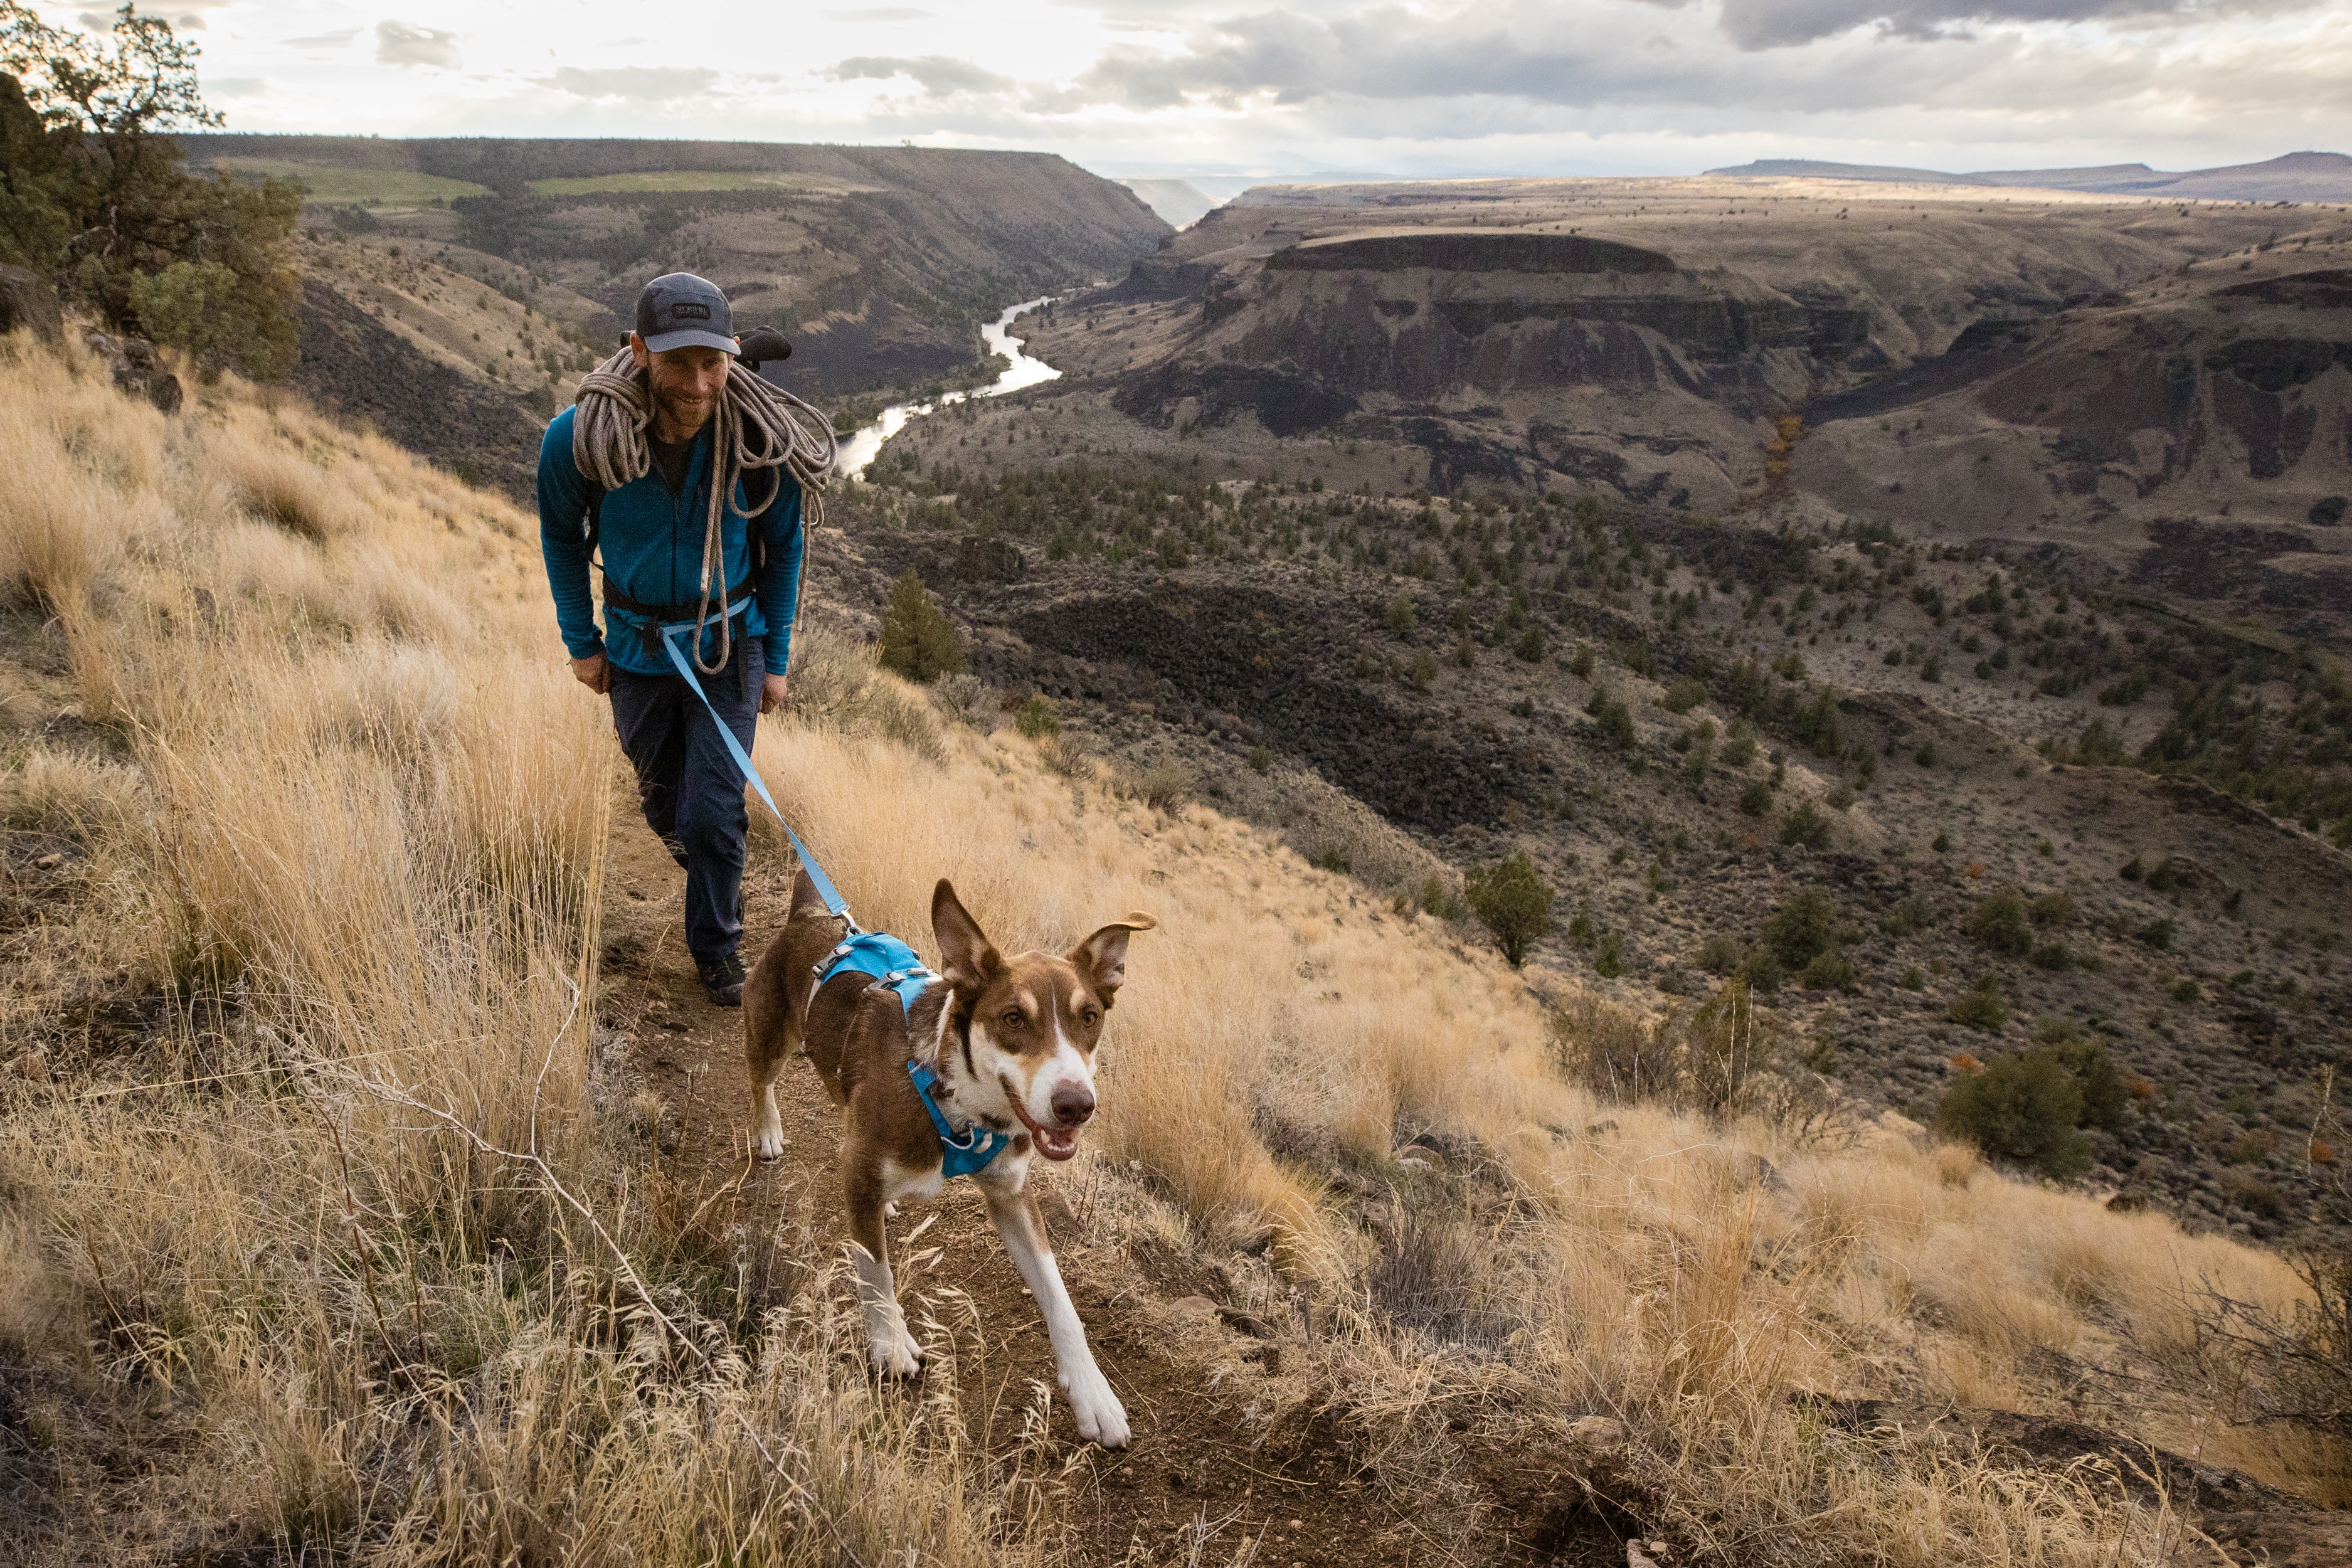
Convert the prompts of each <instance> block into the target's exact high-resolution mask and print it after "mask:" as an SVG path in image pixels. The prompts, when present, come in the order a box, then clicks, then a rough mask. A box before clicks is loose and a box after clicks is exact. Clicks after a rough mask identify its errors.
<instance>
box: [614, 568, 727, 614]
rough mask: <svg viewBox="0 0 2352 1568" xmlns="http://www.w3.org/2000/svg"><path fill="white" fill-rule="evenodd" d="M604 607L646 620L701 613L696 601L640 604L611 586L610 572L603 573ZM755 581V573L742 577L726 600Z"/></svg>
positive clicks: (700, 606)
mask: <svg viewBox="0 0 2352 1568" xmlns="http://www.w3.org/2000/svg"><path fill="white" fill-rule="evenodd" d="M756 581H757V577H756V574H755V575H754V576H751V577H746V578H744V579H743V581H741V582H740V583H738V584H735V585H734V586H733V587H732V588H730V589H728V590H727V600H726V602H727V603H728V604H730V605H731V604H733V603H735V601H737V600H738V599H741V598H743V597H745V595H747V593H748V592H749V590H750V589H751V585H752V584H753V583H754V582H756ZM604 607H605V608H606V609H608V610H626V611H627V612H628V613H629V614H631V615H633V616H643V617H644V618H645V619H646V620H648V621H690V620H693V619H695V618H696V617H697V616H700V615H701V614H702V605H701V604H700V603H699V602H698V601H689V602H688V603H687V604H683V605H646V604H640V603H638V602H637V601H636V600H635V599H632V598H630V597H629V596H628V595H626V594H624V593H622V592H621V591H620V590H619V589H618V588H615V587H614V586H613V578H612V575H611V574H609V573H606V574H604ZM741 613H742V612H741V611H740V610H738V611H737V612H736V614H738V615H740V614H741ZM728 618H729V619H730V620H731V619H733V618H734V617H733V616H730V617H728Z"/></svg>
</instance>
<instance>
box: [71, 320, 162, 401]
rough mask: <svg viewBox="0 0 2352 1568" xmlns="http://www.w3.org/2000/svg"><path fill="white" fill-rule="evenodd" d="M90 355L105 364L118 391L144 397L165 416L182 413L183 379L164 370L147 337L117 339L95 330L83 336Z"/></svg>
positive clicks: (85, 332) (93, 328)
mask: <svg viewBox="0 0 2352 1568" xmlns="http://www.w3.org/2000/svg"><path fill="white" fill-rule="evenodd" d="M82 340H83V341H84V342H87V343H89V347H90V352H91V353H95V354H97V355H98V356H99V357H100V359H102V360H104V361H105V362H106V366H107V372H108V374H110V375H111V376H112V377H113V379H114V385H115V389H116V390H117V391H120V392H123V393H127V394H129V395H131V396H132V397H143V398H145V399H146V400H147V401H148V402H150V403H152V404H153V405H155V406H156V407H157V408H158V409H160V410H161V411H163V413H165V414H177V413H178V412H179V411H180V399H181V387H180V378H179V377H178V376H176V375H173V374H172V373H171V372H170V371H168V370H166V369H164V368H163V360H162V359H161V358H160V357H159V356H158V355H157V353H156V352H155V345H154V344H153V343H151V342H148V341H147V340H146V339H145V338H117V337H113V336H110V335H109V334H108V333H105V332H101V331H99V330H98V329H97V328H95V327H92V328H90V329H89V330H88V331H84V332H83V333H82Z"/></svg>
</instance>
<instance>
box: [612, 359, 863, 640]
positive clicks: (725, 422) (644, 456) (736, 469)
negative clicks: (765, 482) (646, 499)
mask: <svg viewBox="0 0 2352 1568" xmlns="http://www.w3.org/2000/svg"><path fill="white" fill-rule="evenodd" d="M796 410H797V411H798V413H795V411H796ZM801 415H805V416H807V423H803V420H802V418H801V417H800V416H801ZM711 418H712V420H713V421H714V427H713V429H712V431H711V447H710V449H711V456H712V463H713V466H714V468H717V469H718V470H719V472H718V473H717V475H716V476H715V478H717V479H718V480H719V482H717V483H714V484H713V485H712V486H711V487H710V509H709V513H708V515H707V516H706V517H705V518H704V520H703V530H702V594H701V599H700V603H699V605H698V609H697V612H696V616H695V620H694V668H697V669H698V670H700V671H701V672H702V673H703V674H705V675H716V674H718V673H719V671H720V670H722V669H724V668H727V660H728V659H729V658H730V657H731V656H732V653H733V626H732V623H731V622H730V620H729V618H728V616H727V573H726V560H725V545H724V543H723V541H722V535H721V531H720V524H721V523H722V522H723V521H724V520H725V517H726V512H727V511H728V510H734V511H735V515H736V516H738V517H740V518H745V519H749V518H751V517H754V516H756V515H758V514H759V513H760V512H761V511H763V510H766V509H767V507H768V505H769V503H770V502H772V501H773V500H775V499H776V493H777V488H778V487H780V486H781V485H782V483H783V476H784V475H787V474H788V475H790V476H791V477H792V479H793V481H794V482H795V483H797V484H798V485H799V486H800V487H801V490H802V493H803V496H804V497H805V498H806V500H807V503H808V510H806V511H805V512H804V513H803V516H802V519H801V526H802V528H803V530H807V529H814V528H817V527H821V526H823V524H824V487H825V483H826V481H827V480H828V479H831V478H832V477H833V465H834V460H835V456H836V455H837V453H838V449H839V442H838V439H837V437H835V435H834V433H833V423H832V421H830V420H828V419H827V418H825V416H824V414H823V413H822V412H821V411H819V410H818V409H817V407H816V406H815V405H814V404H811V403H808V402H806V401H804V400H803V399H802V398H799V397H795V396H793V395H792V394H791V393H789V392H786V391H785V390H784V389H783V388H782V387H780V386H775V385H772V384H770V383H768V382H765V381H762V380H761V378H760V377H759V375H758V374H756V373H754V372H752V371H750V370H747V369H745V368H744V367H743V366H742V364H741V363H737V362H734V361H730V362H729V363H728V366H727V384H726V385H725V386H724V387H723V388H722V389H721V390H720V392H719V407H718V411H717V412H716V413H714V414H713V415H712V416H711ZM652 423H653V396H652V394H651V392H650V390H649V389H648V388H647V386H646V373H645V372H644V371H642V370H640V369H638V368H637V367H636V365H635V362H634V360H633V359H632V357H631V355H630V353H629V351H628V350H627V349H623V350H621V351H620V352H619V353H616V354H614V356H613V357H612V358H610V359H608V360H606V361H605V362H604V363H602V364H600V365H598V366H597V367H596V368H595V369H594V370H592V371H590V372H589V373H588V374H586V375H584V376H583V377H581V379H580V393H579V410H578V412H577V413H575V414H574V415H573V416H572V463H573V465H574V466H575V467H577V468H579V470H580V472H581V474H582V475H583V477H585V478H587V479H592V480H593V481H594V482H595V483H597V484H598V485H601V486H602V487H604V489H606V490H607V491H611V490H616V489H620V488H621V487H622V486H623V485H625V484H629V483H631V482H632V481H634V480H636V479H642V478H644V477H645V475H646V471H647V470H648V469H650V468H652V467H653V451H652V448H651V446H650V444H649V442H648V440H647V437H646V430H647V428H648V427H649V426H651V425H652ZM762 469H767V470H771V471H772V472H771V476H770V479H769V489H768V492H767V500H762V501H760V502H759V503H758V504H757V505H754V506H752V507H751V509H750V510H748V511H747V510H737V509H736V508H735V504H734V498H735V487H736V486H737V485H738V484H739V483H741V484H743V486H744V500H746V501H750V500H751V499H752V498H751V485H750V484H749V483H748V482H746V480H747V479H748V476H750V475H751V474H753V473H756V472H758V471H760V470H762ZM773 470H781V472H780V473H779V472H774V471H773ZM722 509H723V510H722ZM801 582H802V584H803V585H805V584H807V582H808V569H807V567H806V565H805V564H803V567H802V570H801ZM714 612H715V618H716V620H717V622H718V626H719V647H718V654H717V658H716V662H714V663H709V664H705V663H704V662H703V658H702V639H703V635H704V633H705V631H706V630H707V629H708V628H709V626H710V624H711V622H712V620H713V619H714ZM799 624H800V605H799V603H798V601H797V600H795V602H794V603H793V626H794V627H795V628H797V627H798V626H799Z"/></svg>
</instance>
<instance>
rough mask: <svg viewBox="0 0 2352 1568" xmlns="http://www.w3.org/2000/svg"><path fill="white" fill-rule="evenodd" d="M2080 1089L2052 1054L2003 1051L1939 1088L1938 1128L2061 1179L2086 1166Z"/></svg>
mask: <svg viewBox="0 0 2352 1568" xmlns="http://www.w3.org/2000/svg"><path fill="white" fill-rule="evenodd" d="M2082 1115H2083V1089H2082V1085H2081V1083H2080V1082H2079V1081H2078V1080H2077V1079H2076V1078H2075V1076H2074V1074H2073V1073H2071V1072H2069V1071H2068V1070H2067V1069H2066V1064H2065V1063H2064V1062H2063V1060H2062V1059H2061V1058H2060V1057H2059V1055H2058V1053H2057V1052H2056V1051H2054V1050H2051V1049H2048V1048H2043V1049H2041V1050H2033V1051H2024V1052H2003V1053H2002V1054H2000V1056H1997V1057H1995V1058H1993V1059H1992V1060H1991V1061H1990V1062H1988V1063H1986V1064H1985V1068H1984V1070H1983V1071H1982V1072H1975V1073H1963V1074H1961V1075H1960V1076H1959V1077H1958V1078H1956V1079H1953V1080H1952V1085H1951V1087H1950V1088H1949V1089H1946V1090H1945V1091H1944V1102H1943V1104H1942V1105H1941V1106H1940V1107H1939V1108H1938V1109H1937V1112H1936V1125H1937V1127H1938V1128H1940V1129H1941V1130H1943V1131H1946V1132H1948V1133H1950V1134H1952V1135H1953V1136H1955V1137H1958V1138H1965V1139H1967V1140H1968V1141H1969V1142H1971V1143H1974V1144H1975V1145H1976V1146H1977V1147H1978V1148H1979V1149H1981V1150H1983V1151H1984V1152H1986V1153H1987V1154H1989V1155H1990V1156H1992V1157H1993V1158H1994V1159H1997V1160H2007V1161H2011V1162H2012V1163H2016V1164H2021V1165H2024V1166H2027V1167H2028V1168H2030V1169H2032V1170H2036V1171H2039V1172H2041V1173H2042V1174H2043V1175H2045V1176H2049V1177H2051V1178H2053V1180H2058V1181H2063V1180H2065V1179H2066V1178H2067V1177H2069V1176H2073V1175H2076V1174H2079V1173H2081V1172H2082V1171H2083V1170H2084V1168H2085V1167H2086V1166H2088V1165H2089V1164H2090V1163H2091V1141H2090V1140H2089V1139H2088V1138H2086V1137H2084V1135H2083V1134H2082V1133H2081V1132H2079V1131H2076V1130H2075V1129H2076V1126H2077V1124H2078V1123H2079V1122H2080V1121H2081V1120H2082Z"/></svg>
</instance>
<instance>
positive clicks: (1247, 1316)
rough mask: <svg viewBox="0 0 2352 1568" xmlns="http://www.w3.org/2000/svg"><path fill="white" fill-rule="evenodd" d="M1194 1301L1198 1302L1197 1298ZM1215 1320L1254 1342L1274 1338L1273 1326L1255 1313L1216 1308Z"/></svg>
mask: <svg viewBox="0 0 2352 1568" xmlns="http://www.w3.org/2000/svg"><path fill="white" fill-rule="evenodd" d="M1194 1299H1195V1300H1198V1298H1194ZM1217 1318H1218V1321H1221V1322H1223V1324H1224V1325H1225V1327H1227V1328H1229V1329H1234V1330H1238V1331H1240V1332H1242V1333H1244V1334H1247V1335H1248V1336H1249V1337H1250V1338H1252V1339H1254V1340H1270V1339H1272V1338H1274V1325H1273V1324H1271V1323H1269V1322H1267V1321H1265V1319H1264V1318H1261V1317H1258V1316H1257V1315H1256V1314H1255V1313H1252V1312H1244V1311H1243V1310H1241V1309H1239V1308H1238V1307H1220V1308H1218V1309H1217Z"/></svg>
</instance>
